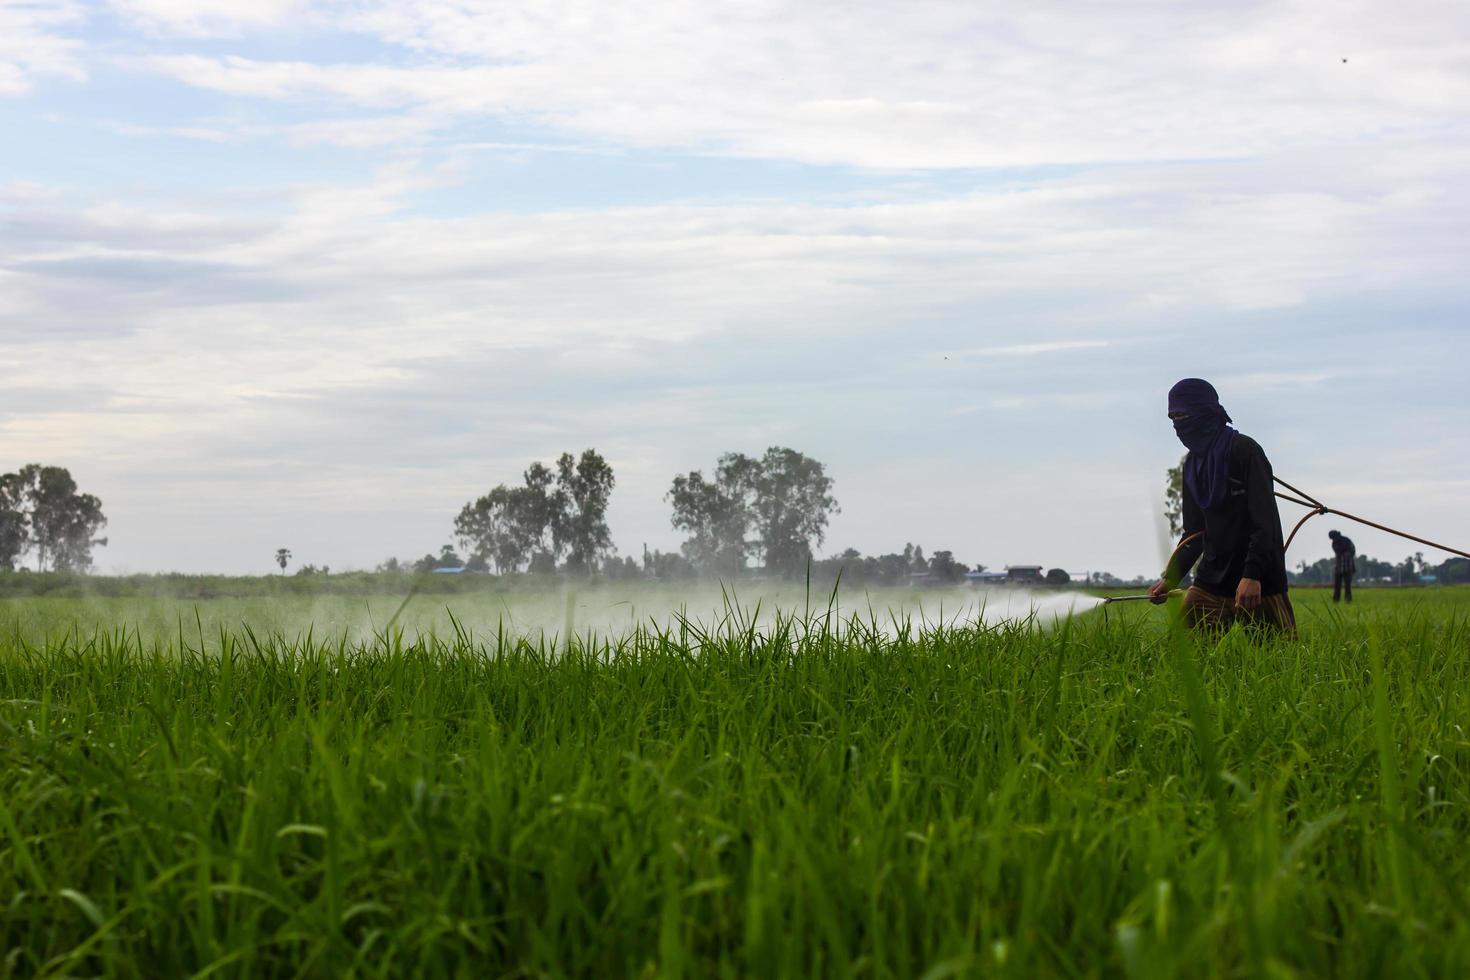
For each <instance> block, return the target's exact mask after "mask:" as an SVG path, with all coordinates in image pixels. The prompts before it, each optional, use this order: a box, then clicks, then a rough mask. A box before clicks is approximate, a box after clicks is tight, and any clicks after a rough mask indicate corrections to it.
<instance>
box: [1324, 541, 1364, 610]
mask: <svg viewBox="0 0 1470 980" xmlns="http://www.w3.org/2000/svg"><path fill="white" fill-rule="evenodd" d="M1327 536H1328V537H1329V538H1331V539H1332V554H1333V557H1334V558H1336V562H1335V563H1334V564H1333V566H1332V601H1333V602H1337V601H1338V600H1339V599H1346V600H1347V601H1348V602H1352V601H1353V576H1354V575H1356V574H1358V562H1357V557H1358V549H1357V548H1354V547H1353V539H1352V538H1350V537H1348V536H1347V535H1346V534H1343V533H1342V532H1341V531H1328V532H1327Z"/></svg>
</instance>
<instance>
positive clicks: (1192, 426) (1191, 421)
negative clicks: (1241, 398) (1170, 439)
mask: <svg viewBox="0 0 1470 980" xmlns="http://www.w3.org/2000/svg"><path fill="white" fill-rule="evenodd" d="M1222 415H1223V413H1221V415H1216V414H1215V413H1213V412H1194V413H1191V414H1189V415H1186V416H1185V417H1184V418H1182V419H1174V434H1175V435H1177V436H1178V437H1179V441H1180V442H1182V443H1184V448H1186V449H1188V450H1190V451H1192V452H1197V451H1199V450H1203V449H1204V448H1205V447H1206V446H1208V445H1209V444H1210V442H1211V440H1213V439H1214V438H1215V436H1217V435H1219V434H1220V430H1221V429H1223V428H1225V419H1224V418H1223V417H1221V416H1222Z"/></svg>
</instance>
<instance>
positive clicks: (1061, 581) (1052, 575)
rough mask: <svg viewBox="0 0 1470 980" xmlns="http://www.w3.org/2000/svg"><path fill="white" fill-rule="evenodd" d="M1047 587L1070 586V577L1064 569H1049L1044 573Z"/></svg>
mask: <svg viewBox="0 0 1470 980" xmlns="http://www.w3.org/2000/svg"><path fill="white" fill-rule="evenodd" d="M1046 584H1047V585H1071V584H1072V576H1070V575H1068V574H1067V570H1066V569H1064V568H1053V569H1049V570H1048V571H1047V573H1046Z"/></svg>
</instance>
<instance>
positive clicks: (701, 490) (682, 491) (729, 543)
mask: <svg viewBox="0 0 1470 980" xmlns="http://www.w3.org/2000/svg"><path fill="white" fill-rule="evenodd" d="M758 465H759V464H758V463H757V462H756V461H755V460H753V459H751V458H750V457H749V456H746V455H744V454H743V453H726V454H725V455H723V456H721V457H720V459H719V462H718V463H717V464H716V466H715V477H714V480H712V481H711V480H706V479H705V478H704V474H703V473H702V472H700V471H699V470H693V471H691V472H690V473H689V474H688V475H686V476H676V477H674V484H673V487H672V488H671V489H670V490H669V492H668V494H667V495H665V497H664V499H665V500H667V501H669V502H670V503H671V504H673V507H674V516H673V519H672V523H673V525H674V527H676V528H678V529H679V530H681V531H686V532H688V533H689V540H687V541H685V542H684V545H683V547H682V549H681V550H682V551H683V552H684V557H685V558H687V559H688V560H689V561H690V562H691V563H692V564H693V565H695V566H696V567H697V568H699V569H701V570H703V571H707V572H714V573H717V574H723V575H737V574H739V573H740V571H741V570H742V569H744V568H745V558H746V555H747V553H748V552H749V551H750V548H751V545H750V542H749V541H748V540H747V539H746V536H747V535H748V534H749V532H750V523H751V503H752V497H753V495H754V493H755V479H754V473H755V469H756V467H757V466H758Z"/></svg>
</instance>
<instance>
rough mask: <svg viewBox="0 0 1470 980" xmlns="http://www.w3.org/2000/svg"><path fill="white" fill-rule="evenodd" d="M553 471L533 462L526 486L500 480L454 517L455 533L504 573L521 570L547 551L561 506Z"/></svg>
mask: <svg viewBox="0 0 1470 980" xmlns="http://www.w3.org/2000/svg"><path fill="white" fill-rule="evenodd" d="M552 481H553V476H552V473H551V470H549V469H547V468H546V467H545V466H544V465H542V464H541V463H532V464H531V465H530V466H529V467H528V468H527V469H526V471H525V473H524V474H522V485H521V486H518V487H507V486H506V485H505V484H503V483H502V484H500V485H499V486H497V487H495V488H494V489H493V490H491V491H490V492H489V493H487V494H486V495H485V496H483V497H481V498H479V499H478V500H474V501H471V502H470V503H467V504H465V505H464V508H463V509H462V510H460V512H459V516H458V517H457V518H455V520H454V533H455V535H456V537H457V538H458V539H459V542H460V544H461V545H462V546H463V547H464V549H465V550H466V551H468V552H470V554H471V555H472V556H474V555H478V556H480V557H482V558H485V559H488V560H489V561H491V562H493V563H494V565H495V570H496V571H497V572H500V573H501V574H504V573H506V572H514V571H518V570H519V569H520V568H521V567H522V566H523V565H525V564H526V563H527V562H530V561H532V560H533V559H534V558H535V556H536V555H537V554H538V553H545V552H548V551H549V550H550V549H551V547H552V545H551V544H550V542H549V540H548V539H549V537H550V533H551V526H552V519H553V514H554V512H555V509H556V505H555V502H554V501H553V499H552V495H551V492H550V488H551V485H552Z"/></svg>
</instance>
